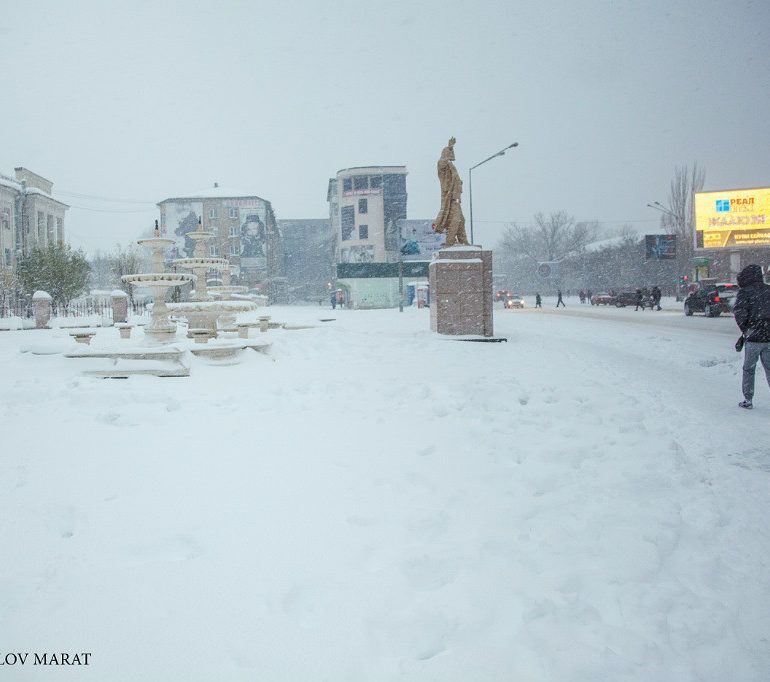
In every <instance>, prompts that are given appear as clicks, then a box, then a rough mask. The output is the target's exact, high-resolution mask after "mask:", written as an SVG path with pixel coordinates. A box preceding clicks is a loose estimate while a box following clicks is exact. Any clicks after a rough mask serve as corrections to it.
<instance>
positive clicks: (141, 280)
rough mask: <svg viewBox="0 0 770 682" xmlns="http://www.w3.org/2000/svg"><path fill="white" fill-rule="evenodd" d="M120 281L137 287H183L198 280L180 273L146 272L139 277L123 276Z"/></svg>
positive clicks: (193, 276)
mask: <svg viewBox="0 0 770 682" xmlns="http://www.w3.org/2000/svg"><path fill="white" fill-rule="evenodd" d="M120 279H122V280H123V281H124V282H127V283H129V284H133V285H134V286H135V287H141V286H159V285H160V286H163V287H181V286H184V285H185V284H189V283H190V282H194V281H195V280H196V276H195V275H187V274H184V273H180V272H144V273H141V274H138V275H123V276H122V277H121V278H120Z"/></svg>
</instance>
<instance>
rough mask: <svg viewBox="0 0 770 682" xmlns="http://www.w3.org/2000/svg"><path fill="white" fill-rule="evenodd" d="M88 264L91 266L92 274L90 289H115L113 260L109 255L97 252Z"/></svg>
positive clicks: (89, 281)
mask: <svg viewBox="0 0 770 682" xmlns="http://www.w3.org/2000/svg"><path fill="white" fill-rule="evenodd" d="M88 263H89V265H90V266H91V274H90V275H89V278H88V287H89V289H112V288H114V287H115V284H116V283H115V277H114V275H113V273H112V260H111V256H110V255H109V254H107V253H102V252H101V251H97V252H96V253H95V254H94V255H93V257H91V258H90V259H89V261H88Z"/></svg>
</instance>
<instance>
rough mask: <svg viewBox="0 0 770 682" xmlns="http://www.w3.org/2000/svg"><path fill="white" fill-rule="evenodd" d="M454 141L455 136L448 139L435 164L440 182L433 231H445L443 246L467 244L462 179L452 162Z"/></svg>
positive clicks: (453, 158)
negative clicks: (439, 202)
mask: <svg viewBox="0 0 770 682" xmlns="http://www.w3.org/2000/svg"><path fill="white" fill-rule="evenodd" d="M455 142H457V140H455V138H451V139H450V140H449V144H448V145H447V146H446V147H444V149H443V151H442V152H441V158H440V159H439V160H438V165H437V169H438V179H439V182H440V183H441V210H440V211H439V212H438V216H436V220H435V221H434V222H433V231H434V232H438V233H442V232H446V243H445V246H455V245H456V244H466V245H467V244H468V237H466V235H465V217H464V216H463V209H462V206H460V195H461V194H462V192H463V181H462V180H461V179H460V174H459V173H458V172H457V168H455V165H454V164H453V163H452V161H454V160H455V150H454V146H455Z"/></svg>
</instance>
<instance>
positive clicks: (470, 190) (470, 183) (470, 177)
mask: <svg viewBox="0 0 770 682" xmlns="http://www.w3.org/2000/svg"><path fill="white" fill-rule="evenodd" d="M518 146H519V143H518V142H514V143H513V144H509V145H508V146H507V147H504V148H503V149H501V150H500V151H499V152H497V154H492V156H490V157H489V158H488V159H484V160H483V161H479V162H478V163H477V164H476V165H475V166H471V167H470V168H469V169H468V197H469V199H470V213H471V244H473V175H472V173H473V169H474V168H478V167H479V166H481V165H482V164H484V163H486V162H487V161H491V160H492V159H494V158H495V157H498V156H505V152H506V151H508V150H509V149H513V147H518Z"/></svg>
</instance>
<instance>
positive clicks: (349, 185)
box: [342, 178, 353, 192]
mask: <svg viewBox="0 0 770 682" xmlns="http://www.w3.org/2000/svg"><path fill="white" fill-rule="evenodd" d="M351 189H353V178H343V179H342V191H343V192H349V191H350V190H351Z"/></svg>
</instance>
